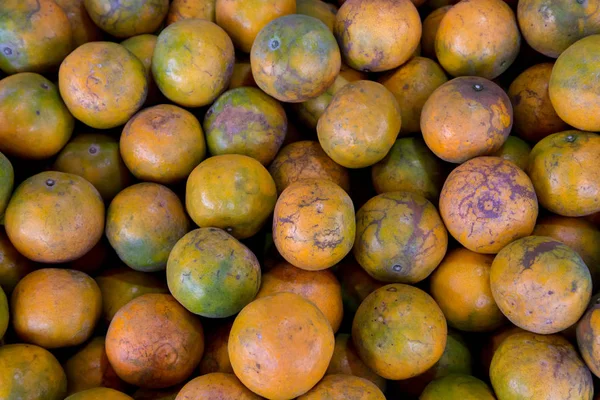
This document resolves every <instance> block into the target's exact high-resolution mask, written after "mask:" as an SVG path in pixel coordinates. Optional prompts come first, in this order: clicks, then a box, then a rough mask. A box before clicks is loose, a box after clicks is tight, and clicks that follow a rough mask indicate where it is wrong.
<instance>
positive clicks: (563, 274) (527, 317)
mask: <svg viewBox="0 0 600 400" xmlns="http://www.w3.org/2000/svg"><path fill="white" fill-rule="evenodd" d="M490 285H491V288H492V294H493V296H494V299H495V300H496V303H497V304H498V307H499V308H500V310H502V312H503V313H504V315H506V317H508V319H509V320H510V321H511V322H512V323H513V324H515V325H517V326H518V327H520V328H523V329H526V330H528V331H530V332H534V333H539V334H551V333H557V332H560V331H562V330H564V329H566V328H568V327H570V326H571V325H573V324H575V323H576V322H577V320H579V318H580V317H581V316H582V315H583V313H584V311H585V309H586V307H587V305H588V302H589V301H590V297H591V295H592V278H591V276H590V271H589V270H588V268H587V267H586V265H585V264H584V262H583V260H582V259H581V257H580V256H579V255H578V254H577V253H576V252H575V251H573V250H572V249H571V248H570V247H568V246H567V245H565V244H563V243H561V242H559V241H557V240H554V239H551V238H549V237H545V236H527V237H524V238H522V239H519V240H515V241H514V242H512V243H511V244H509V245H508V246H506V247H505V248H503V249H502V250H501V251H500V252H499V253H498V255H497V256H496V257H495V258H494V262H493V263H492V269H491V271H490Z"/></svg>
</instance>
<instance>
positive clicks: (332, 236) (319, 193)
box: [273, 179, 356, 271]
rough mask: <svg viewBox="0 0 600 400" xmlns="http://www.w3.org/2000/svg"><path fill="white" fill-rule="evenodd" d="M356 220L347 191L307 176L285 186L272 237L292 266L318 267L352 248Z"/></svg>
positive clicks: (320, 267) (322, 266)
mask: <svg viewBox="0 0 600 400" xmlns="http://www.w3.org/2000/svg"><path fill="white" fill-rule="evenodd" d="M355 230H356V224H355V221H354V205H353V204H352V200H351V199H350V197H349V196H348V194H347V193H346V192H345V191H344V190H343V189H342V188H340V187H339V186H338V185H336V184H335V183H333V182H331V181H329V180H325V179H306V180H301V181H298V182H296V183H293V184H291V185H290V186H288V187H287V189H285V190H284V191H283V192H282V193H281V195H280V196H279V199H278V200H277V204H276V205H275V212H274V215H273V241H274V242H275V246H276V247H277V250H278V251H279V253H280V254H281V255H282V256H283V258H285V259H286V260H287V261H288V262H289V263H290V264H292V265H294V266H295V267H298V268H302V269H306V270H309V271H318V270H322V269H326V268H329V267H332V266H333V265H335V264H337V263H338V262H340V261H341V260H342V259H343V258H344V257H345V256H346V255H347V254H348V253H349V252H350V250H351V249H352V245H353V243H354V235H355Z"/></svg>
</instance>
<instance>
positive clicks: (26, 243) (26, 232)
mask: <svg viewBox="0 0 600 400" xmlns="http://www.w3.org/2000/svg"><path fill="white" fill-rule="evenodd" d="M4 224H5V227H6V233H7V234H8V237H9V238H10V241H11V242H12V244H13V245H14V246H15V247H16V248H17V250H19V252H20V253H21V254H23V255H24V256H26V257H27V258H29V259H30V260H33V261H38V262H46V263H60V262H67V261H72V260H76V259H77V258H79V257H81V256H83V255H84V254H86V253H87V252H88V251H89V250H91V249H92V247H94V245H96V243H98V241H99V240H100V238H101V237H102V233H103V231H104V203H103V202H102V198H101V197H100V193H98V191H97V190H96V188H94V186H93V185H92V184H91V183H89V182H88V181H86V180H85V179H83V178H81V177H79V176H77V175H72V174H65V173H62V172H54V171H49V172H41V173H39V174H37V175H34V176H32V177H31V178H28V179H26V180H25V181H24V182H23V183H21V185H20V186H19V187H18V188H17V189H16V190H15V192H14V193H13V196H12V198H11V200H10V202H9V203H8V207H7V208H6V213H5V216H4Z"/></svg>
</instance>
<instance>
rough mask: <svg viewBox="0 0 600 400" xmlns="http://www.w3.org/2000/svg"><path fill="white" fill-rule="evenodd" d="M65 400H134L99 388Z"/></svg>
mask: <svg viewBox="0 0 600 400" xmlns="http://www.w3.org/2000/svg"><path fill="white" fill-rule="evenodd" d="M65 400H133V398H132V397H130V396H128V395H126V394H125V393H123V392H119V391H117V390H114V389H111V388H107V387H97V388H92V389H88V390H84V391H82V392H79V393H75V394H72V395H70V396H69V397H67V398H66V399H65Z"/></svg>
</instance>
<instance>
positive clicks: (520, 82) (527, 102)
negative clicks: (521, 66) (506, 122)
mask: <svg viewBox="0 0 600 400" xmlns="http://www.w3.org/2000/svg"><path fill="white" fill-rule="evenodd" d="M553 66H554V64H553V63H542V64H537V65H534V66H532V67H530V68H528V69H526V70H525V71H523V72H522V73H521V74H520V75H519V76H517V78H516V79H515V80H514V81H513V82H512V83H511V84H510V87H509V88H508V97H510V101H511V103H512V106H513V114H514V129H515V132H516V134H517V135H519V136H520V137H522V138H523V139H525V140H528V141H530V142H534V143H535V142H538V141H540V140H541V139H543V138H545V137H546V136H548V135H550V134H552V133H556V132H561V131H564V130H566V129H568V125H567V124H566V123H565V122H564V121H563V120H562V119H560V117H559V116H558V115H557V114H556V111H554V107H553V106H552V102H551V101H550V95H549V94H548V84H549V82H550V75H551V74H552V67H553Z"/></svg>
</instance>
